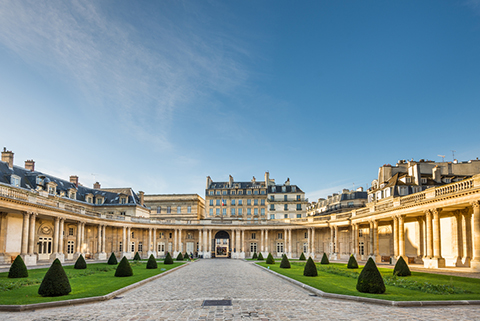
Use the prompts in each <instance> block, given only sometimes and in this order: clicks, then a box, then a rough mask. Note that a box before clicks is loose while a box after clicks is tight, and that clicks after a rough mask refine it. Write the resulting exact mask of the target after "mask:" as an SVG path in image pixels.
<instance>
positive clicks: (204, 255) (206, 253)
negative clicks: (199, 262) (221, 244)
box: [203, 252, 212, 259]
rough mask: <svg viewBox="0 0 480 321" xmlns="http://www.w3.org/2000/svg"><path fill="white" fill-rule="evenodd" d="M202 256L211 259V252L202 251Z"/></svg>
mask: <svg viewBox="0 0 480 321" xmlns="http://www.w3.org/2000/svg"><path fill="white" fill-rule="evenodd" d="M203 258H204V259H211V258H212V253H211V252H203Z"/></svg>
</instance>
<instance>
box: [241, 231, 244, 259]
mask: <svg viewBox="0 0 480 321" xmlns="http://www.w3.org/2000/svg"><path fill="white" fill-rule="evenodd" d="M240 257H241V258H242V259H244V258H245V230H242V252H240Z"/></svg>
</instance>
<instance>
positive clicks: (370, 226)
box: [368, 221, 373, 256]
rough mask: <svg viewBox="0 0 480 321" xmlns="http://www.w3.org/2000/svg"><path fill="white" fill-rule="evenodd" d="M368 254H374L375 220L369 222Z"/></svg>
mask: <svg viewBox="0 0 480 321" xmlns="http://www.w3.org/2000/svg"><path fill="white" fill-rule="evenodd" d="M368 236H369V238H368V239H369V240H368V256H373V222H372V221H370V222H369V227H368Z"/></svg>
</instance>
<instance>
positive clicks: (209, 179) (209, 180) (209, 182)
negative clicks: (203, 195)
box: [206, 176, 212, 189]
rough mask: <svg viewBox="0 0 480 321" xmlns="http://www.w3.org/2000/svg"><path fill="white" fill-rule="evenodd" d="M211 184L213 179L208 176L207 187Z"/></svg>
mask: <svg viewBox="0 0 480 321" xmlns="http://www.w3.org/2000/svg"><path fill="white" fill-rule="evenodd" d="M210 185H212V179H211V178H210V176H207V187H206V189H209V188H210Z"/></svg>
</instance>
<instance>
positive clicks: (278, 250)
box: [277, 242, 283, 253]
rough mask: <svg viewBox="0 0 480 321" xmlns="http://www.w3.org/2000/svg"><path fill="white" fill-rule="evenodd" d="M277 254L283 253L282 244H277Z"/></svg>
mask: <svg viewBox="0 0 480 321" xmlns="http://www.w3.org/2000/svg"><path fill="white" fill-rule="evenodd" d="M277 253H283V242H278V243H277Z"/></svg>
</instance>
